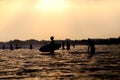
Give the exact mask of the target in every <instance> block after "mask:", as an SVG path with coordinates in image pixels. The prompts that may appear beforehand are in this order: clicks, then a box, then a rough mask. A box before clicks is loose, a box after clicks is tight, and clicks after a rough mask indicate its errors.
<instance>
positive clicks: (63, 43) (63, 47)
mask: <svg viewBox="0 0 120 80" xmlns="http://www.w3.org/2000/svg"><path fill="white" fill-rule="evenodd" d="M62 49H63V50H64V49H65V42H64V41H63V42H62Z"/></svg>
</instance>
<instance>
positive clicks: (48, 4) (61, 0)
mask: <svg viewBox="0 0 120 80" xmlns="http://www.w3.org/2000/svg"><path fill="white" fill-rule="evenodd" d="M68 6H69V5H68V4H67V2H65V0H40V1H39V2H38V3H37V4H36V8H37V9H40V10H43V11H62V10H65V9H66V8H67V7H68Z"/></svg>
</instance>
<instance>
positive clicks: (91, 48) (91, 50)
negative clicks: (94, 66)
mask: <svg viewBox="0 0 120 80" xmlns="http://www.w3.org/2000/svg"><path fill="white" fill-rule="evenodd" d="M88 53H89V56H88V58H91V57H92V56H93V55H94V54H95V45H94V43H93V41H92V40H91V39H90V38H88Z"/></svg>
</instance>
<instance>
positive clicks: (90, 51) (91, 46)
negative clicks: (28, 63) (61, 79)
mask: <svg viewBox="0 0 120 80" xmlns="http://www.w3.org/2000/svg"><path fill="white" fill-rule="evenodd" d="M50 40H51V42H50V44H51V50H50V54H51V55H52V56H53V55H54V51H55V50H54V47H55V46H54V44H55V41H54V36H51V37H50ZM65 44H66V50H70V42H69V41H68V40H67V41H66V43H65V42H64V41H63V42H62V49H63V50H65ZM73 47H75V44H74V45H73ZM19 48H21V47H19V46H18V45H17V44H16V46H15V49H19ZM3 49H5V45H3ZM29 49H33V46H32V44H30V45H29ZM10 50H13V45H12V44H10ZM87 53H88V54H89V56H88V58H91V57H92V56H93V55H94V54H95V45H94V43H93V41H92V40H91V39H90V38H88V51H87Z"/></svg>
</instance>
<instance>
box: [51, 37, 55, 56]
mask: <svg viewBox="0 0 120 80" xmlns="http://www.w3.org/2000/svg"><path fill="white" fill-rule="evenodd" d="M50 40H51V43H50V44H51V51H50V54H51V55H54V45H55V41H54V37H53V36H51V37H50Z"/></svg>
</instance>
